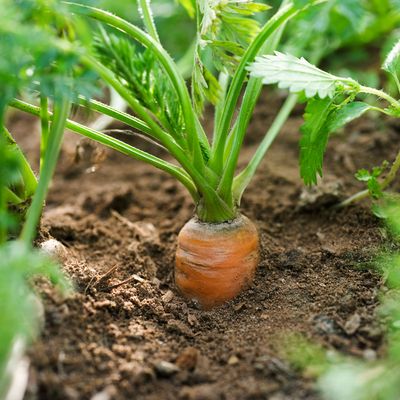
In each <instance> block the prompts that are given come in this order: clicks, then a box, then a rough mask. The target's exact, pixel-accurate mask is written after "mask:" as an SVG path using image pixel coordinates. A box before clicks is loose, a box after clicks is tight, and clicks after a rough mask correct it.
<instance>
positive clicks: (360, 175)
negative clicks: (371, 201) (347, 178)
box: [354, 168, 371, 182]
mask: <svg viewBox="0 0 400 400" xmlns="http://www.w3.org/2000/svg"><path fill="white" fill-rule="evenodd" d="M354 176H355V178H356V179H357V180H358V181H360V182H368V181H369V180H370V179H371V174H370V173H369V171H368V170H367V169H365V168H362V169H359V170H358V171H357V172H356V173H355V174H354Z"/></svg>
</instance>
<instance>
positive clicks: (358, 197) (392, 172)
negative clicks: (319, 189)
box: [337, 151, 400, 208]
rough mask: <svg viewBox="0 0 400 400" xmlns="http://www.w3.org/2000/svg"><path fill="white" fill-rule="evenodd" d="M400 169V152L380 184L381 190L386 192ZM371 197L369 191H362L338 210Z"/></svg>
mask: <svg viewBox="0 0 400 400" xmlns="http://www.w3.org/2000/svg"><path fill="white" fill-rule="evenodd" d="M399 169H400V151H399V152H398V153H397V156H396V159H395V160H394V162H393V164H392V166H391V168H390V170H389V172H388V174H387V176H386V178H385V179H384V180H383V181H382V183H381V184H380V187H381V190H385V189H386V188H387V187H388V186H389V185H390V184H391V183H392V182H393V181H394V179H395V178H396V174H397V171H398V170H399ZM368 196H369V190H368V189H366V190H362V191H360V192H358V193H356V194H353V195H352V196H351V197H349V198H347V199H346V200H344V201H342V202H341V203H339V204H338V205H337V207H338V208H342V207H346V206H348V205H349V204H352V203H355V202H358V201H360V200H363V199H365V198H367V197H368Z"/></svg>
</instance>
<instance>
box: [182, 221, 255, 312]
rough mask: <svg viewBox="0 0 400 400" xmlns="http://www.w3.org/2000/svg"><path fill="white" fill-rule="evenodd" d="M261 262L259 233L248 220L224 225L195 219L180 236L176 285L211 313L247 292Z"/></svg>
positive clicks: (184, 228)
mask: <svg viewBox="0 0 400 400" xmlns="http://www.w3.org/2000/svg"><path fill="white" fill-rule="evenodd" d="M259 259H260V251H259V236H258V232H257V229H256V227H255V226H254V224H253V223H252V222H251V221H250V220H249V219H248V218H246V217H245V216H242V215H241V216H239V217H238V218H236V219H235V220H234V221H231V222H224V223H220V224H210V223H204V222H200V221H198V220H197V219H195V218H192V219H191V220H190V221H189V222H187V224H186V225H185V226H184V227H183V228H182V230H181V231H180V233H179V236H178V248H177V252H176V266H175V282H176V285H177V287H178V289H179V290H180V292H181V293H182V294H183V295H184V296H185V297H187V298H188V299H191V300H195V301H196V302H198V303H199V304H200V306H201V307H202V308H203V309H206V310H208V309H211V308H213V307H216V306H219V305H221V304H223V303H225V302H226V301H228V300H231V299H233V298H234V297H235V296H237V295H238V294H239V293H240V292H241V291H242V290H243V289H245V288H246V287H247V286H248V285H249V284H250V283H251V281H252V280H253V277H254V274H255V271H256V268H257V265H258V262H259Z"/></svg>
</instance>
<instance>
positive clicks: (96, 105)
mask: <svg viewBox="0 0 400 400" xmlns="http://www.w3.org/2000/svg"><path fill="white" fill-rule="evenodd" d="M78 104H79V105H80V106H82V107H85V108H88V109H90V110H93V111H96V112H99V113H101V114H104V115H108V116H109V117H111V118H113V119H116V120H117V121H121V122H123V123H124V124H126V125H129V126H130V127H132V128H135V129H137V130H138V131H140V132H143V133H145V134H146V135H149V136H151V137H152V138H154V135H153V132H152V130H151V129H150V127H149V126H148V125H147V124H146V123H144V122H143V121H142V120H140V119H139V118H136V117H134V116H132V115H129V114H128V113H126V112H123V111H119V110H117V109H115V108H113V107H111V106H109V105H108V104H104V103H102V102H100V101H97V100H93V99H90V100H87V99H85V98H84V97H82V96H79V98H78ZM165 134H167V132H165Z"/></svg>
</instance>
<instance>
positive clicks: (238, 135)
mask: <svg viewBox="0 0 400 400" xmlns="http://www.w3.org/2000/svg"><path fill="white" fill-rule="evenodd" d="M288 3H289V0H283V1H282V4H281V6H280V9H282V8H283V7H285V6H286V5H287V4H288ZM285 25H286V24H285V23H283V24H282V25H281V26H280V27H279V28H278V29H277V30H276V31H275V32H274V33H273V34H272V35H271V37H270V39H269V41H268V42H266V43H264V44H263V46H262V47H261V49H260V51H259V53H258V54H260V53H262V54H271V53H272V52H273V51H274V50H276V48H277V47H278V44H279V42H280V39H281V37H282V33H283V30H284V29H285ZM262 87H263V82H262V79H260V78H250V79H249V82H248V83H247V86H246V90H245V93H244V96H243V99H242V102H241V107H240V112H239V115H238V117H237V119H236V121H235V125H234V127H233V129H232V131H231V133H230V136H231V137H228V143H227V144H226V145H225V149H224V157H225V155H226V154H228V157H227V159H226V161H225V162H224V164H225V168H224V171H223V173H222V177H221V181H220V184H219V186H218V191H219V194H220V195H221V197H222V198H223V199H225V201H226V202H227V203H228V204H233V203H234V202H235V201H236V199H235V198H234V196H233V193H232V185H233V177H234V174H235V170H236V166H237V162H238V159H239V153H240V150H241V148H242V145H243V140H244V137H245V135H246V131H247V128H248V126H249V122H250V119H251V116H252V115H253V112H254V109H255V106H256V104H257V101H258V98H259V97H260V93H261V89H262ZM227 146H228V147H229V152H227V148H226V147H227Z"/></svg>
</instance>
